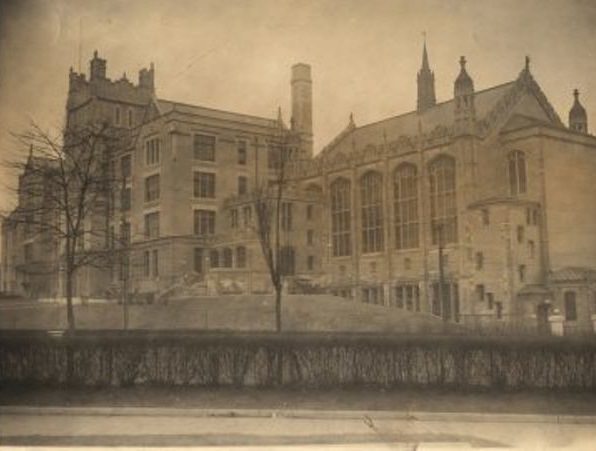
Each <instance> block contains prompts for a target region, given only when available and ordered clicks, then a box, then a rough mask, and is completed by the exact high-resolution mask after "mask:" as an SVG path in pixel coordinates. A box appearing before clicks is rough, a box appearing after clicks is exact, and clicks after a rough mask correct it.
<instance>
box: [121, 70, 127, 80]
mask: <svg viewBox="0 0 596 451" xmlns="http://www.w3.org/2000/svg"><path fill="white" fill-rule="evenodd" d="M126 79H127V78H126V72H122V80H126Z"/></svg>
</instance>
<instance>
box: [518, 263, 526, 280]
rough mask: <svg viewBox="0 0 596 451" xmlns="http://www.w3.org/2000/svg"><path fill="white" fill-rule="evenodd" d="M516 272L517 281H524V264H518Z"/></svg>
mask: <svg viewBox="0 0 596 451" xmlns="http://www.w3.org/2000/svg"><path fill="white" fill-rule="evenodd" d="M517 272H518V273H519V281H520V282H525V281H526V265H519V266H518V268H517Z"/></svg>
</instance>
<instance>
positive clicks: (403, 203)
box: [393, 164, 418, 249]
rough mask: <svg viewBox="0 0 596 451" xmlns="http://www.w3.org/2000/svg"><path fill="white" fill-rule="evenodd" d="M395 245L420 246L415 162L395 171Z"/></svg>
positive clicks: (400, 246)
mask: <svg viewBox="0 0 596 451" xmlns="http://www.w3.org/2000/svg"><path fill="white" fill-rule="evenodd" d="M393 202H394V209H393V210H394V219H395V247H396V248H397V249H411V248H415V247H418V186H417V170H416V166H414V165H413V164H402V165H400V166H399V167H398V168H397V169H396V170H395V172H394V173H393Z"/></svg>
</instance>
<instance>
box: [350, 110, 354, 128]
mask: <svg viewBox="0 0 596 451" xmlns="http://www.w3.org/2000/svg"><path fill="white" fill-rule="evenodd" d="M350 125H354V113H353V112H350Z"/></svg>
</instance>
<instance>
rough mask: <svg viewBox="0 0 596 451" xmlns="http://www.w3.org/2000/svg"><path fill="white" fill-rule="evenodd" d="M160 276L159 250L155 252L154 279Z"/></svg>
mask: <svg viewBox="0 0 596 451" xmlns="http://www.w3.org/2000/svg"><path fill="white" fill-rule="evenodd" d="M157 276H159V254H158V253H157V249H156V250H154V251H153V277H157Z"/></svg>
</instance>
